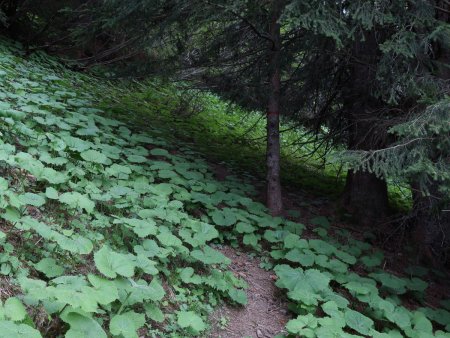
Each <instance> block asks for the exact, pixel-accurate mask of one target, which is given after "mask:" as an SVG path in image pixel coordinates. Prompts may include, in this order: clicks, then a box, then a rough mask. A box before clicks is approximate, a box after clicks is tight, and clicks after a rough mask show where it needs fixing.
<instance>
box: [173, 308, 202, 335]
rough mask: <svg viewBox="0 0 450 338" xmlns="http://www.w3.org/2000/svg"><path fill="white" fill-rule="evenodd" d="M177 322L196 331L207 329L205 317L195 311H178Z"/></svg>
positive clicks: (182, 326)
mask: <svg viewBox="0 0 450 338" xmlns="http://www.w3.org/2000/svg"><path fill="white" fill-rule="evenodd" d="M177 323H178V325H179V326H180V327H181V328H184V329H185V328H192V329H193V330H194V331H195V332H201V331H204V330H205V329H206V325H205V323H204V322H203V319H202V318H201V317H200V316H199V315H197V314H196V313H195V312H193V311H178V312H177Z"/></svg>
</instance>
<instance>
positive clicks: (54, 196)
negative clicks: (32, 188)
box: [45, 187, 58, 200]
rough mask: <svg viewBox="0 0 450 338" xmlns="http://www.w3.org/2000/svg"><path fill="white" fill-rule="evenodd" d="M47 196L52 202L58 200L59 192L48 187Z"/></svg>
mask: <svg viewBox="0 0 450 338" xmlns="http://www.w3.org/2000/svg"><path fill="white" fill-rule="evenodd" d="M45 196H46V197H47V198H50V199H52V200H57V199H58V191H57V190H56V189H54V188H52V187H47V189H45Z"/></svg>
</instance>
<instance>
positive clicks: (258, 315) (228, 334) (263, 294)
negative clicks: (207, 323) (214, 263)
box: [208, 246, 290, 338]
mask: <svg viewBox="0 0 450 338" xmlns="http://www.w3.org/2000/svg"><path fill="white" fill-rule="evenodd" d="M219 250H220V251H221V252H222V253H223V254H224V255H225V256H227V257H228V258H230V259H231V261H232V262H231V264H230V266H229V267H230V270H231V271H233V273H234V274H235V275H236V276H238V277H240V278H243V279H244V280H245V281H246V282H247V283H248V289H247V290H246V293H247V299H248V304H247V305H246V306H243V307H236V306H231V305H228V304H224V305H223V306H222V307H220V308H218V309H217V310H216V311H215V312H214V313H213V315H212V317H211V321H212V330H211V332H210V333H209V335H208V338H243V337H246V338H247V337H251V338H272V337H274V336H276V335H277V334H279V333H282V332H283V329H284V326H285V324H286V322H287V321H289V319H290V316H289V312H288V307H287V301H286V299H285V297H284V296H283V294H282V292H281V290H279V289H278V288H277V287H276V286H275V275H274V274H273V272H271V271H266V270H264V269H261V268H260V267H259V264H260V260H259V259H258V258H252V257H250V256H248V255H247V254H246V253H243V252H240V251H238V250H236V249H233V248H231V247H228V246H227V247H223V248H222V249H219Z"/></svg>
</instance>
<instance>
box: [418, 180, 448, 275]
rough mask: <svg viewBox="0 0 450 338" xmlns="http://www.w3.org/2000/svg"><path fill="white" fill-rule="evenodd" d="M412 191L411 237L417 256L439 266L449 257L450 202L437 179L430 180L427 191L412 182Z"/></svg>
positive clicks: (425, 261)
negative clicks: (441, 190) (440, 189)
mask: <svg viewBox="0 0 450 338" xmlns="http://www.w3.org/2000/svg"><path fill="white" fill-rule="evenodd" d="M411 188H412V191H413V216H414V229H413V232H412V237H413V240H414V242H415V244H416V248H417V259H418V260H419V261H422V263H427V264H430V265H432V266H434V267H438V266H439V265H440V264H441V263H442V262H445V261H447V260H448V257H447V255H448V253H449V252H448V251H449V246H450V203H449V202H448V197H447V201H446V199H445V196H443V194H442V193H441V192H440V191H439V183H438V182H435V181H434V182H433V183H432V184H431V185H430V187H429V192H428V194H427V195H425V194H424V192H423V191H421V189H420V186H419V184H418V183H417V182H414V183H412V184H411Z"/></svg>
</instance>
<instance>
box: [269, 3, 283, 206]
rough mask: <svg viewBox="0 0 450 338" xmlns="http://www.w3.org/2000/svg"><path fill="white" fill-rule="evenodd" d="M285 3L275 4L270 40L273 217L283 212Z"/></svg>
mask: <svg viewBox="0 0 450 338" xmlns="http://www.w3.org/2000/svg"><path fill="white" fill-rule="evenodd" d="M280 14H281V3H280V1H278V0H274V1H273V8H272V15H271V22H270V36H271V39H272V41H271V51H270V64H269V70H270V72H269V79H270V87H269V102H268V107H267V151H266V165H267V177H266V181H267V207H268V208H269V210H270V212H271V214H272V215H279V214H281V212H282V210H283V202H282V195H281V182H280V87H281V75H280V52H281V51H280V50H281V41H280V25H279V23H278V19H279V17H280Z"/></svg>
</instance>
